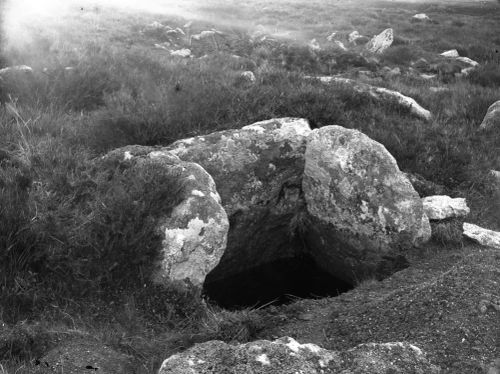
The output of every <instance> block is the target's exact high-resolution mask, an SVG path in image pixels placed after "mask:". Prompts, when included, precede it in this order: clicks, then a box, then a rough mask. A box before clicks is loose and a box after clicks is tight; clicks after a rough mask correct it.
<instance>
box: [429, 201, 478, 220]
mask: <svg viewBox="0 0 500 374" xmlns="http://www.w3.org/2000/svg"><path fill="white" fill-rule="evenodd" d="M422 203H423V204H424V211H425V214H427V217H429V219H431V220H442V219H447V218H457V217H465V216H466V215H467V214H469V213H470V209H469V207H468V206H467V202H466V201H465V199H464V198H461V197H459V198H455V199H453V198H451V197H449V196H446V195H434V196H427V197H424V198H423V199H422Z"/></svg>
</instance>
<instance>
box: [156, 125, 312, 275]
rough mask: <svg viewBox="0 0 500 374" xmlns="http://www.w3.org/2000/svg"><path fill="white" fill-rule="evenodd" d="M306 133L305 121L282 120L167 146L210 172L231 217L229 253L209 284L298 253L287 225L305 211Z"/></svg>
mask: <svg viewBox="0 0 500 374" xmlns="http://www.w3.org/2000/svg"><path fill="white" fill-rule="evenodd" d="M310 132H311V129H310V127H309V124H308V123H307V121H306V120H303V119H296V118H281V119H273V120H269V121H263V122H257V123H254V124H252V125H249V126H245V127H243V128H241V129H239V130H228V131H220V132H215V133H212V134H209V135H205V136H197V137H194V138H190V139H184V140H179V141H177V142H175V143H173V144H172V145H170V146H168V147H167V148H166V149H167V150H169V151H171V152H172V153H174V154H176V155H177V156H179V158H180V159H181V160H185V161H189V162H196V163H199V164H200V165H201V166H203V167H204V168H205V170H207V172H208V173H210V175H211V176H212V177H213V179H214V180H215V183H216V185H217V191H218V192H219V194H220V196H221V198H222V205H223V206H224V208H225V210H226V212H227V214H228V216H229V219H230V222H231V229H230V232H229V236H228V242H227V249H226V251H225V253H224V256H223V258H222V259H221V262H220V263H219V265H218V266H217V267H216V268H215V269H214V270H213V271H212V272H211V273H210V275H209V279H210V281H211V282H212V281H216V280H219V279H222V278H225V277H228V276H231V275H236V274H238V273H241V272H242V271H243V270H245V269H248V268H249V267H254V266H255V267H256V266H260V265H263V264H266V263H270V262H272V261H275V260H278V259H283V258H292V257H294V256H295V254H296V253H298V252H300V251H301V250H302V243H301V242H300V241H299V239H298V238H295V237H294V233H293V231H294V229H293V228H292V229H291V227H290V224H291V223H290V222H291V221H292V219H293V217H295V216H296V215H297V214H299V213H300V212H301V211H303V209H304V208H303V205H304V202H303V199H302V196H301V180H302V175H303V170H304V153H305V147H306V138H307V136H308V135H309V133H310ZM207 281H208V278H207Z"/></svg>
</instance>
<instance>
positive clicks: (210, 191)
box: [104, 146, 229, 287]
mask: <svg viewBox="0 0 500 374" xmlns="http://www.w3.org/2000/svg"><path fill="white" fill-rule="evenodd" d="M104 162H107V163H114V164H116V165H118V166H119V167H121V168H131V169H135V170H139V169H145V168H147V167H150V166H152V165H153V166H156V167H160V168H162V169H164V170H166V171H167V172H168V173H170V174H171V175H173V176H175V178H178V180H179V181H180V182H181V183H182V191H179V194H180V198H179V204H178V205H176V206H175V207H174V208H173V209H172V210H171V212H167V211H166V212H165V215H164V216H162V217H160V218H159V219H158V220H157V230H158V232H159V233H160V234H161V236H162V237H163V242H162V248H161V256H160V260H159V263H158V270H157V271H156V273H155V274H153V275H152V277H153V279H154V280H155V281H156V282H157V283H160V284H161V283H164V282H170V281H180V282H184V281H186V280H189V282H190V283H191V284H193V285H195V286H200V287H201V285H202V284H203V282H204V281H205V277H206V275H207V274H208V273H209V272H210V271H211V270H212V269H213V268H214V267H215V266H216V265H217V264H218V263H219V261H220V259H221V257H222V255H223V253H224V250H225V248H226V241H227V234H228V231H229V221H228V218H227V214H226V212H225V210H224V209H223V208H222V205H221V201H220V196H219V194H218V193H217V190H216V187H215V183H214V181H213V179H212V177H211V176H210V175H209V174H208V173H207V172H206V171H205V170H204V169H203V168H202V167H201V166H200V165H198V164H196V163H192V162H186V161H181V160H180V159H179V158H178V157H177V156H175V155H174V154H172V153H169V152H168V151H165V150H155V149H154V148H151V147H141V146H128V147H123V148H119V149H116V150H114V151H112V152H110V153H109V154H108V155H106V156H105V158H104Z"/></svg>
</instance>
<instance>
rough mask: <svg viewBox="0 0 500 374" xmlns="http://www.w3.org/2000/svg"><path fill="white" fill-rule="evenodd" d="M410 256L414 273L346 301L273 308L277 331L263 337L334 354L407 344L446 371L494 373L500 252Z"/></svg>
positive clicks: (363, 289) (358, 291)
mask: <svg viewBox="0 0 500 374" xmlns="http://www.w3.org/2000/svg"><path fill="white" fill-rule="evenodd" d="M408 259H409V260H410V263H411V266H410V267H409V268H407V269H405V270H402V271H400V272H398V273H396V274H394V275H393V276H391V277H389V278H387V279H385V280H383V281H380V282H379V281H376V280H371V281H364V282H363V283H361V284H360V285H359V286H358V287H357V288H355V289H354V290H352V291H349V292H346V293H343V294H342V295H340V296H338V297H335V298H325V299H317V300H306V299H304V300H298V301H297V302H295V303H293V304H290V305H287V306H281V307H270V308H268V309H267V310H266V313H268V314H269V318H274V322H275V323H274V326H275V327H273V328H271V329H268V330H266V331H263V332H261V333H260V336H259V338H262V339H275V338H277V337H281V336H290V337H293V338H294V339H296V340H298V341H299V342H303V343H315V344H318V345H319V346H321V347H323V348H326V349H330V350H344V349H349V348H352V347H355V346H356V345H358V344H361V343H369V342H373V343H384V342H396V341H406V342H409V343H411V344H414V345H416V346H418V347H419V348H421V349H422V350H423V351H424V352H426V354H427V357H428V358H429V359H430V361H431V362H432V363H433V364H436V365H438V366H440V367H441V368H442V372H443V373H486V372H488V367H489V365H490V364H491V363H492V362H493V361H494V360H495V359H497V358H498V357H500V352H499V351H500V350H499V346H500V297H499V296H500V251H498V250H495V249H490V248H484V247H480V246H477V245H475V244H471V243H467V244H466V245H464V246H463V247H461V248H443V247H432V248H427V249H424V250H422V249H420V250H418V249H415V250H412V251H410V252H409V253H408ZM269 325H270V326H272V324H269Z"/></svg>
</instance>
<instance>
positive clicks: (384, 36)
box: [366, 29, 394, 54]
mask: <svg viewBox="0 0 500 374" xmlns="http://www.w3.org/2000/svg"><path fill="white" fill-rule="evenodd" d="M393 41H394V31H393V30H392V29H386V30H384V31H382V32H381V33H380V34H378V35H377V36H374V37H373V38H372V39H371V40H370V41H369V42H368V44H367V45H366V49H368V50H369V51H370V52H372V53H378V54H380V53H383V52H384V51H385V50H386V49H387V48H389V47H390V46H391V45H392V42H393Z"/></svg>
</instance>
